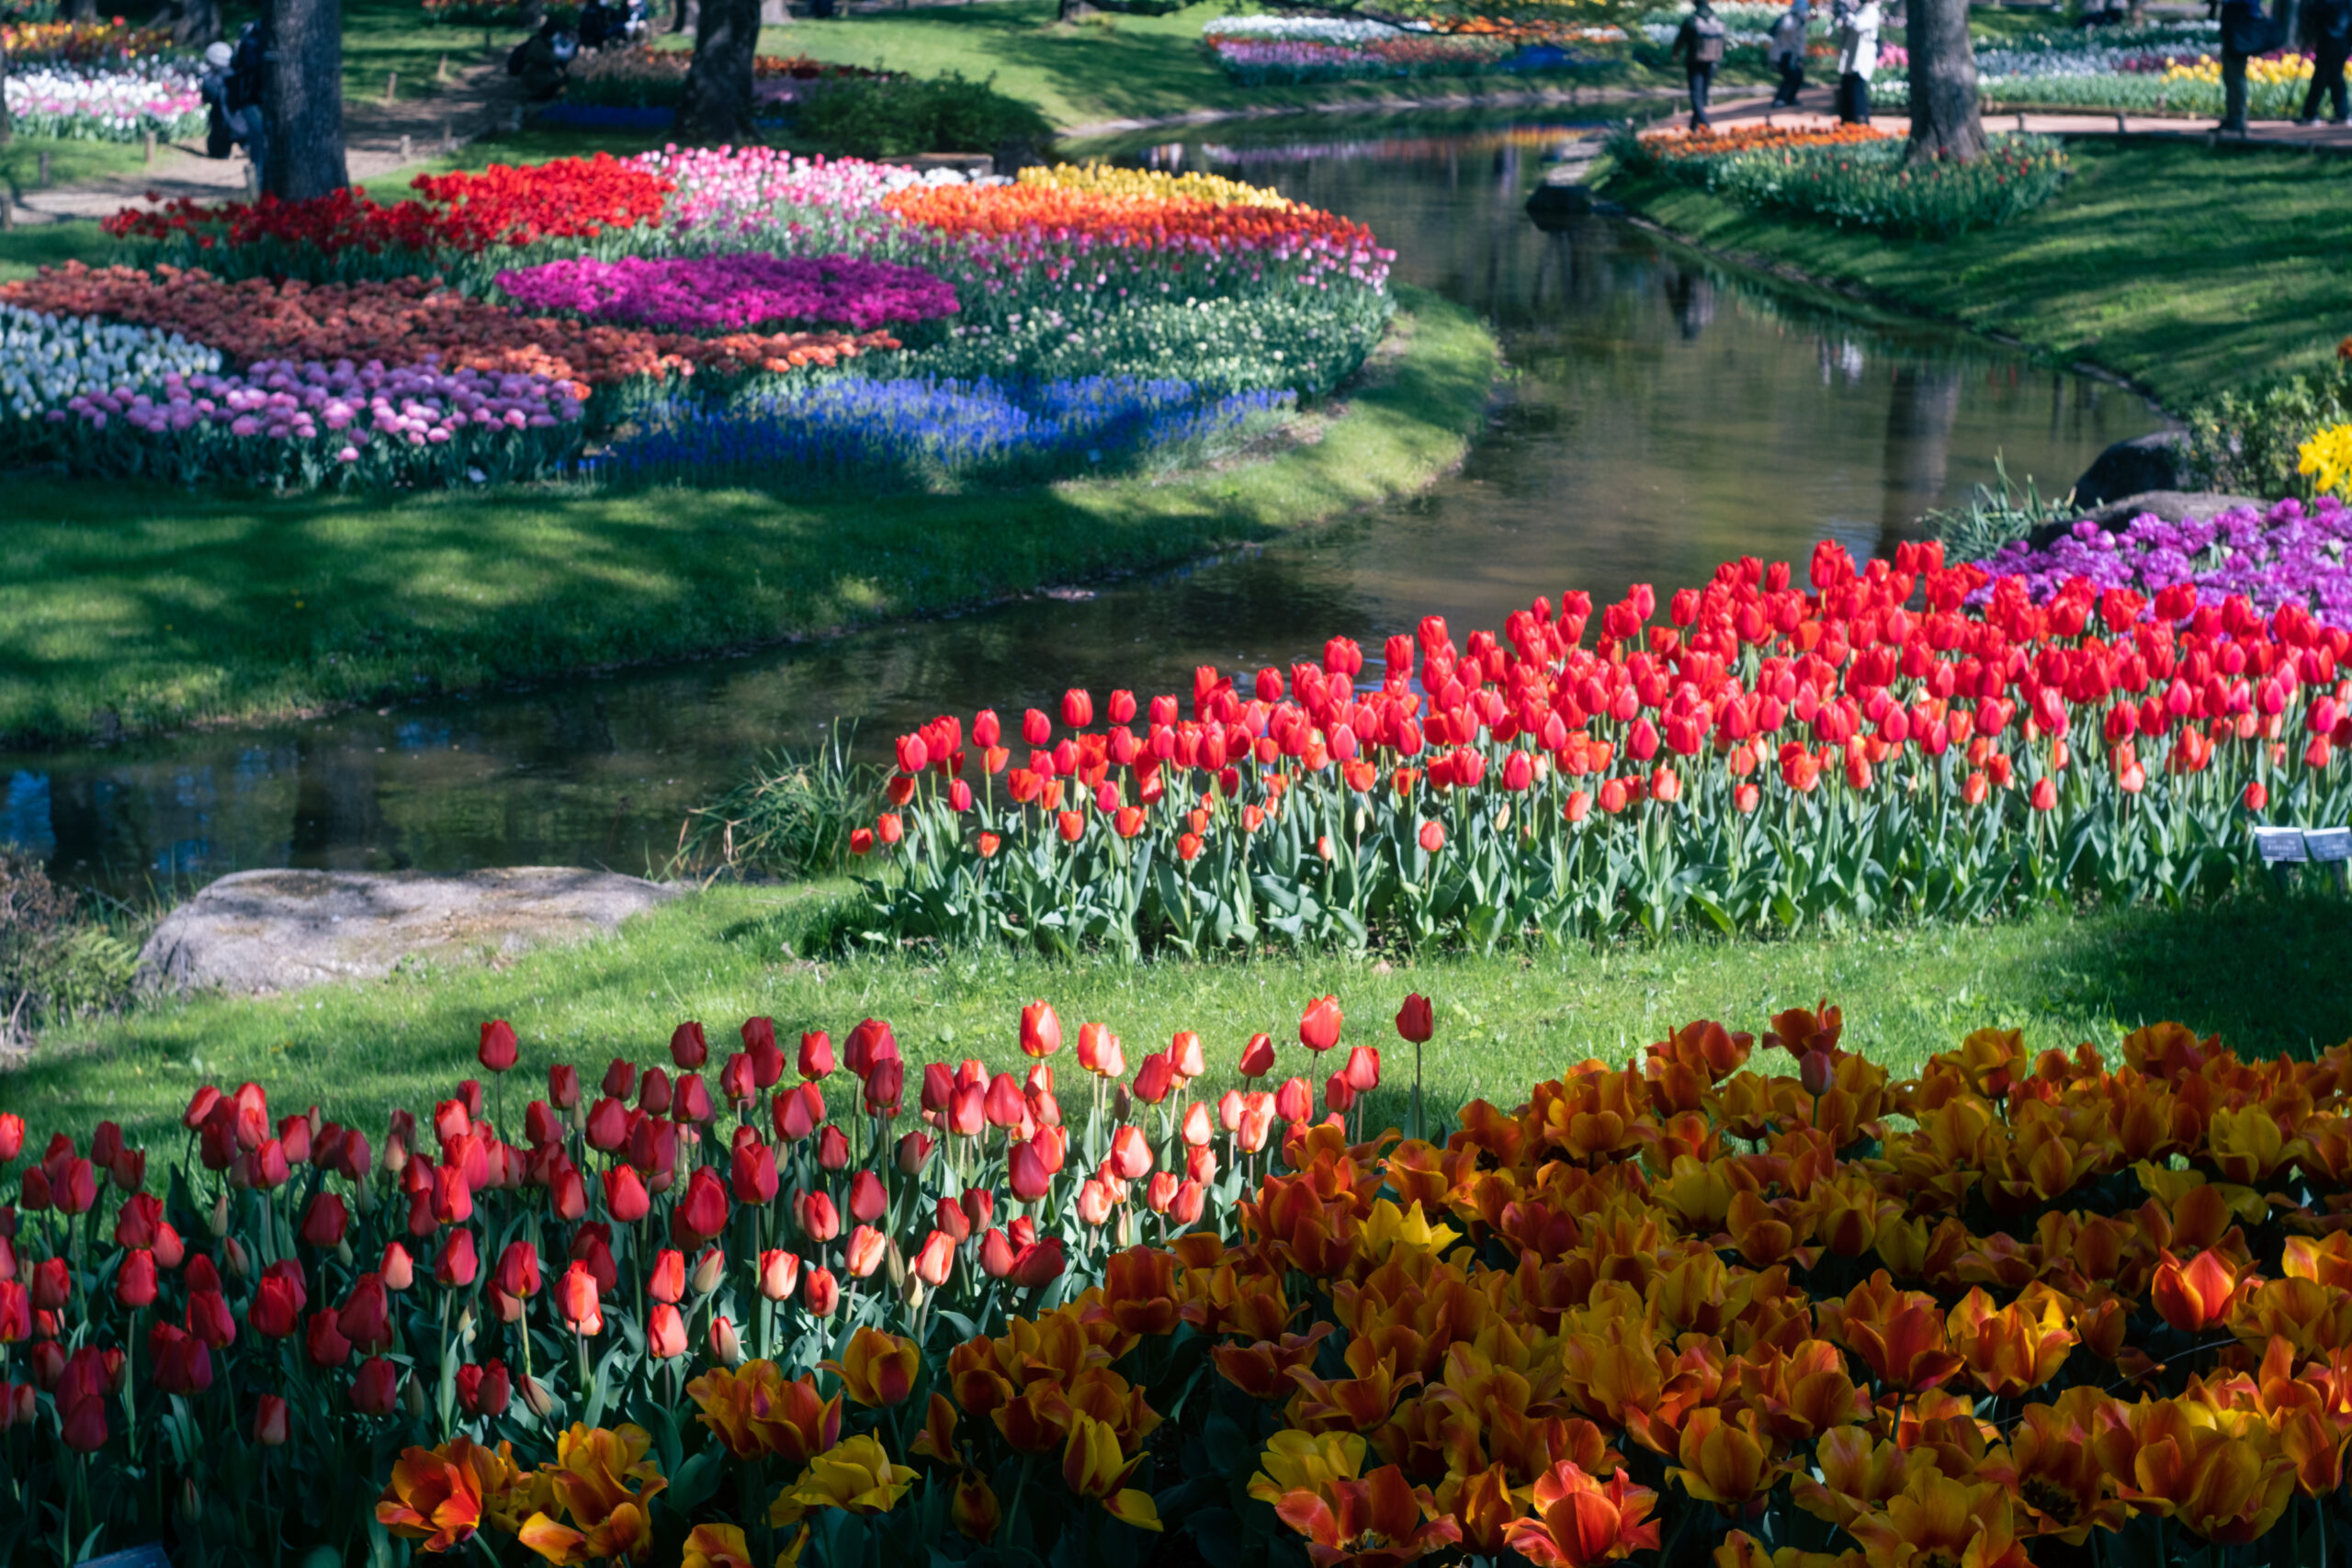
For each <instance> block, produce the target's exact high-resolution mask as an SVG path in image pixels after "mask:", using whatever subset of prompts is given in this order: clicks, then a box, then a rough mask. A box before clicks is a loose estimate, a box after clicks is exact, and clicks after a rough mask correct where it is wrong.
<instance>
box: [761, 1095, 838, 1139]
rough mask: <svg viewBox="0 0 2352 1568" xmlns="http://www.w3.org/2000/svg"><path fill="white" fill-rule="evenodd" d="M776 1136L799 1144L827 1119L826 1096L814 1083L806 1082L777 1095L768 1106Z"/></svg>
mask: <svg viewBox="0 0 2352 1568" xmlns="http://www.w3.org/2000/svg"><path fill="white" fill-rule="evenodd" d="M768 1115H769V1119H770V1120H772V1121H773V1122H775V1134H776V1136H777V1137H779V1138H782V1139H783V1140H784V1141H785V1142H786V1143H787V1144H797V1143H798V1142H799V1141H800V1140H801V1139H803V1138H805V1137H807V1136H808V1135H809V1134H811V1133H813V1132H815V1131H816V1130H817V1126H818V1123H820V1122H822V1121H824V1119H825V1097H824V1093H823V1091H822V1090H820V1089H818V1087H817V1086H816V1085H815V1084H814V1083H804V1084H802V1085H800V1086H799V1087H798V1088H797V1089H788V1090H786V1092H784V1093H783V1094H779V1095H777V1096H776V1097H775V1100H774V1101H773V1102H772V1103H771V1104H770V1106H769V1108H768Z"/></svg>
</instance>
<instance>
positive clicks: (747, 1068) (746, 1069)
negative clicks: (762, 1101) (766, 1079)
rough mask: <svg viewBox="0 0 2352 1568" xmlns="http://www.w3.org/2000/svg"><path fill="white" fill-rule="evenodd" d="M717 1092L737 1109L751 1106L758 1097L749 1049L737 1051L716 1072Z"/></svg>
mask: <svg viewBox="0 0 2352 1568" xmlns="http://www.w3.org/2000/svg"><path fill="white" fill-rule="evenodd" d="M718 1092H719V1093H721V1094H723V1095H725V1096H726V1097H727V1103H728V1104H729V1105H730V1106H732V1107H734V1108H735V1110H736V1111H749V1110H750V1109H751V1108H752V1101H753V1100H757V1099H758V1098H759V1096H760V1089H759V1084H758V1082H757V1080H756V1078H755V1077H754V1070H753V1067H752V1054H751V1053H750V1052H749V1051H738V1052H736V1053H735V1054H734V1055H731V1056H729V1057H728V1058H727V1066H725V1067H723V1068H721V1069H720V1070H719V1074H718Z"/></svg>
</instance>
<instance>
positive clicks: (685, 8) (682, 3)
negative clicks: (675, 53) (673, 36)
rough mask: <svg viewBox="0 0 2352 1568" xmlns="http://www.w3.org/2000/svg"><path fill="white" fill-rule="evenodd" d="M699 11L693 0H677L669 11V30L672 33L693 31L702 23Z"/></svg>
mask: <svg viewBox="0 0 2352 1568" xmlns="http://www.w3.org/2000/svg"><path fill="white" fill-rule="evenodd" d="M699 13H700V7H699V6H697V5H696V4H695V0H677V4H676V6H675V7H674V8H673V10H672V11H671V12H670V30H671V31H672V32H673V33H690V32H693V31H694V30H695V28H697V27H699V26H700V25H701V23H702V17H701V16H700V14H699Z"/></svg>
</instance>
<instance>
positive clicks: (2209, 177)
mask: <svg viewBox="0 0 2352 1568" xmlns="http://www.w3.org/2000/svg"><path fill="white" fill-rule="evenodd" d="M2070 152H2071V155H2072V157H2073V159H2074V161H2075V175H2074V177H2073V178H2072V179H2071V180H2070V181H2069V182H2068V184H2067V186H2066V188H2065V189H2064V192H2062V193H2061V194H2060V195H2059V197H2057V198H2056V199H2055V200H2053V201H2052V202H2051V203H2049V204H2048V205H2047V206H2045V207H2043V208H2041V209H2039V210H2037V211H2035V212H2032V213H2030V214H2029V215H2028V216H2026V217H2025V218H2024V219H2022V220H2018V222H2016V223H2013V224H2010V225H2009V226H2007V227H2006V228H2002V229H1999V230H1995V231H1987V232H1982V233H1974V234H1969V235H1965V236H1963V237H1962V238H1961V239H1959V240H1956V241H1953V242H1951V243H1948V244H1939V243H1931V242H1927V241H1919V242H1903V241H1888V240H1884V239H1881V238H1879V237H1878V236H1876V235H1872V234H1867V233H1840V232H1838V231H1836V230H1834V229H1831V228H1828V227H1826V225H1822V224H1816V223H1807V222H1803V221H1798V220H1782V219H1779V218H1772V217H1766V216H1762V215H1759V214H1757V213H1754V212H1751V211H1748V210H1747V209H1743V208H1739V207H1736V206H1734V205H1732V204H1731V203H1729V202H1726V201H1724V200H1721V199H1718V198H1717V197H1713V196H1710V195H1708V194H1706V193H1705V192H1702V191H1696V190H1692V189H1691V188H1690V187H1688V186H1679V185H1675V184H1672V183H1670V182H1667V181H1662V180H1654V181H1634V180H1630V179H1626V178H1623V177H1620V178H1618V179H1616V180H1614V181H1612V182H1611V195H1613V196H1616V197H1619V198H1620V199H1622V200H1623V201H1626V202H1628V203H1629V204H1631V205H1632V206H1633V207H1634V208H1635V209H1637V210H1639V211H1641V212H1643V213H1645V214H1646V215H1647V216H1649V217H1650V218H1653V219H1655V220H1657V221H1658V222H1659V223H1662V224H1664V225H1666V226H1667V227H1668V228H1669V229H1672V230H1674V231H1676V232H1678V233H1679V234H1681V235H1683V236H1685V237H1687V238H1689V239H1691V240H1693V241H1695V242H1697V243H1700V244H1702V245H1705V246H1707V247H1708V248H1710V249H1712V250H1715V251H1719V252H1724V253H1726V254H1731V255H1733V256H1736V257H1738V258H1741V259H1744V260H1749V261H1754V262H1758V263H1761V264H1764V265H1780V266H1793V267H1795V268H1797V269H1799V270H1801V271H1803V272H1804V273H1805V274H1807V275H1809V276H1813V277H1815V278H1820V279H1825V280H1827V281H1830V282H1833V283H1836V284H1839V285H1858V286H1860V287H1861V288H1865V289H1868V290H1871V292H1873V293H1874V294H1877V295H1879V296H1882V297H1884V298H1886V299H1892V300H1895V301H1899V302H1901V303H1904V304H1906V305H1909V306H1911V307H1914V308H1916V309H1919V310H1927V311H1928V312H1930V313H1932V314H1935V315H1939V316H1943V317H1947V318H1950V319H1951V320H1954V321H1961V322H1963V323H1965V324H1967V325H1968V326H1971V327H1973V328H1976V329H1978V330H1980V331H1986V332H1998V333H2007V334H2009V335H2011V336H2014V337H2017V338H2018V339H2021V340H2023V341H2024V342H2025V343H2027V344H2031V345H2033V346H2035V347H2037V348H2040V349H2043V350H2046V351H2048V352H2050V353H2052V354H2053V355H2057V356H2059V357H2060V358H2062V359H2067V360H2075V359H2085V360H2089V361H2091V362H2093V363H2095V364H2098V365H2101V366H2105V367H2108V368H2109V369H2112V370H2116V371H2120V372H2121V373H2122V374H2124V375H2127V376H2130V377H2132V378H2136V379H2138V380H2139V381H2140V382H2142V383H2143V385H2145V386H2147V387H2148V388H2149V389H2152V390H2153V391H2154V393H2155V394H2156V396H2157V398H2158V399H2159V400H2161V401H2162V402H2163V403H2164V404H2165V406H2166V407H2167V408H2171V409H2174V410H2176V411H2177V410H2179V409H2181V408H2183V407H2186V406H2187V405H2188V404H2190V403H2192V402H2195V401H2197V400H2199V399H2201V398H2204V397H2207V396H2210V395H2211V393H2213V392H2214V391H2216V390H2218V389H2221V388H2222V387H2224V386H2228V385H2232V384H2236V383H2242V382H2245V381H2248V380H2254V379H2258V378H2262V377H2265V376H2267V375H2269V374H2272V373H2274V372H2278V371H2285V370H2290V369H2300V368H2307V367H2312V366H2315V365H2318V364H2321V363H2323V362H2324V361H2325V360H2326V359H2327V357H2328V356H2329V355H2332V354H2333V353H2334V352H2335V344H2336V342H2337V340H2338V339H2340V338H2342V337H2343V336H2344V335H2345V334H2346V333H2352V160H2347V159H2341V158H2328V157H2315V156H2312V155H2311V154H2308V153H2302V152H2277V151H2263V150H2260V149H2239V148H2232V147H2226V146H2225V147H2222V148H2220V149H2213V150H2209V149H2207V148H2206V147H2204V146H2202V145H2199V144H2187V145H2182V144H2168V143H2142V144H2139V145H2136V146H2118V145H2116V144H2113V143H2103V142H2099V141H2077V142H2075V143H2074V144H2073V146H2072V148H2071V149H2070Z"/></svg>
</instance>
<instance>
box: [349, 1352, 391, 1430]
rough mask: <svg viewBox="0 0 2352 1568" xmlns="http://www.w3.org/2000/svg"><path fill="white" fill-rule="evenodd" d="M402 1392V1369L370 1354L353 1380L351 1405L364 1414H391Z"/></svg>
mask: <svg viewBox="0 0 2352 1568" xmlns="http://www.w3.org/2000/svg"><path fill="white" fill-rule="evenodd" d="M400 1393H401V1374H400V1369H399V1368H397V1367H395V1366H393V1365H392V1363H391V1362H390V1361H387V1360H386V1359H384V1358H383V1357H381V1356H370V1357H368V1359H367V1360H365V1361H363V1362H361V1363H360V1366H359V1371H358V1373H357V1375H356V1376H355V1377H354V1378H353V1379H352V1380H351V1407H352V1408H353V1409H354V1410H356V1411H358V1412H359V1413H360V1414H361V1415H362V1416H390V1414H391V1413H392V1406H393V1405H394V1404H397V1403H398V1402H399V1400H400Z"/></svg>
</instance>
